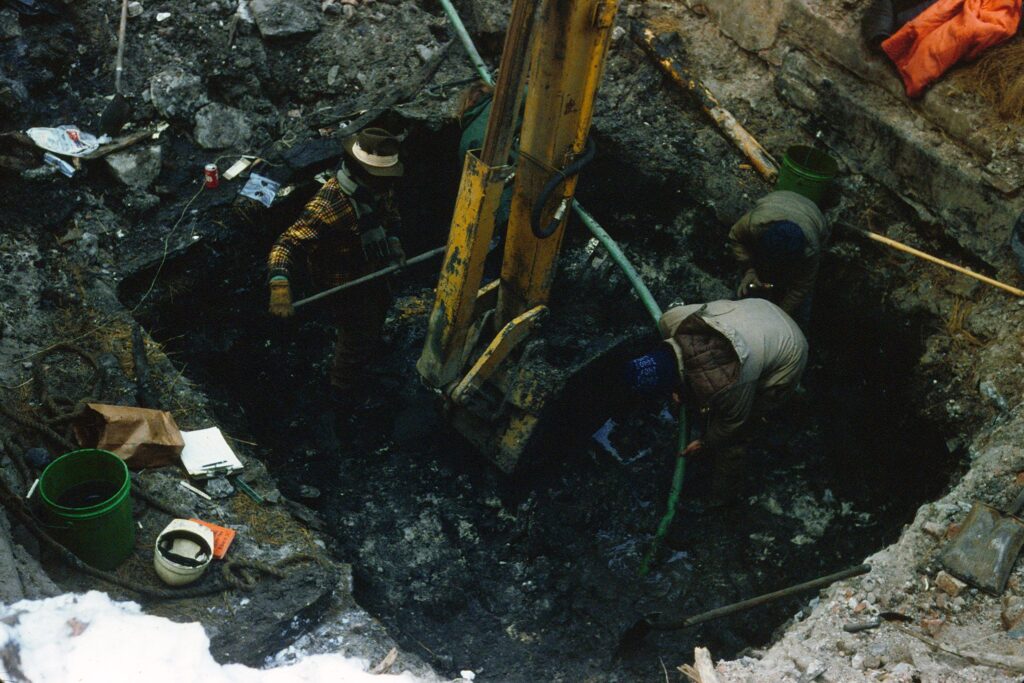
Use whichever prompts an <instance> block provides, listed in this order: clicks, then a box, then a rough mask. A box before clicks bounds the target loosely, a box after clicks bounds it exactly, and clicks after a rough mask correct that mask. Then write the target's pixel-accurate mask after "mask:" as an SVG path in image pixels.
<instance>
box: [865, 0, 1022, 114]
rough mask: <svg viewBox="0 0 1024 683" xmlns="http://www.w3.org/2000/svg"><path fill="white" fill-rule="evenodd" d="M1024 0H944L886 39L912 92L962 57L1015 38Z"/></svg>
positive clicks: (915, 94)
mask: <svg viewBox="0 0 1024 683" xmlns="http://www.w3.org/2000/svg"><path fill="white" fill-rule="evenodd" d="M1020 10H1021V0H939V2H936V3H935V4H934V5H932V6H931V7H929V8H928V9H926V10H925V11H924V12H922V13H921V14H919V15H918V16H917V17H915V18H914V19H913V20H911V21H910V22H908V23H907V24H905V25H904V26H903V27H902V28H901V29H900V30H899V31H897V32H896V33H894V34H893V35H892V36H890V37H889V38H888V39H887V40H886V41H885V42H883V43H882V49H883V50H885V53H886V54H887V55H889V58H890V59H892V61H893V62H894V63H895V64H896V68H897V69H899V71H900V75H901V76H902V77H903V84H904V85H905V86H906V88H907V95H908V96H909V97H919V96H920V95H921V93H923V92H924V89H925V88H927V87H928V86H929V85H930V84H931V83H932V82H933V81H935V80H936V79H937V78H938V77H939V76H941V75H942V74H943V73H945V72H946V70H947V69H949V68H950V67H951V66H953V65H954V64H956V63H957V62H958V61H960V60H961V59H974V58H975V57H977V56H978V55H979V54H980V53H981V52H982V51H983V50H985V49H986V48H989V47H992V46H993V45H995V44H997V43H1000V42H1002V41H1004V40H1006V39H1007V38H1010V37H1011V36H1013V34H1015V33H1016V32H1017V25H1018V23H1019V22H1020Z"/></svg>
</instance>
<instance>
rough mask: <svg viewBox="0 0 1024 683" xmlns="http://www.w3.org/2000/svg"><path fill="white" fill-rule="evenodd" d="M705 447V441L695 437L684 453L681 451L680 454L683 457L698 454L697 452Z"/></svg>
mask: <svg viewBox="0 0 1024 683" xmlns="http://www.w3.org/2000/svg"><path fill="white" fill-rule="evenodd" d="M703 448H704V442H703V441H701V440H700V439H695V440H693V441H691V442H690V444H689V445H688V446H687V447H686V448H685V449H684V450H683V452H682V453H680V455H681V456H683V457H686V456H692V455H697V453H699V452H700V451H701V449H703Z"/></svg>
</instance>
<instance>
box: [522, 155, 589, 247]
mask: <svg viewBox="0 0 1024 683" xmlns="http://www.w3.org/2000/svg"><path fill="white" fill-rule="evenodd" d="M595 154H597V145H595V144H594V141H593V140H592V139H589V138H588V139H587V146H586V147H584V148H583V153H582V154H581V155H580V156H578V157H576V159H574V160H573V161H572V163H570V164H569V165H568V166H566V167H565V168H563V169H562V170H561V171H557V172H556V173H555V174H554V175H553V176H551V178H550V179H549V180H548V182H547V183H545V185H544V188H543V189H542V190H541V191H540V196H538V197H537V201H536V202H534V204H533V211H531V212H530V228H531V229H532V230H533V236H534V237H536V238H537V239H539V240H543V239H547V238H548V237H551V236H552V235H554V234H555V231H556V230H558V224H559V223H561V222H562V221H561V219H560V218H556V217H552V218H551V220H550V221H549V222H548V224H547V225H546V226H545V227H544V229H543V230H542V229H541V226H540V217H541V212H543V210H544V206H545V205H547V203H548V199H549V198H550V197H551V195H552V193H553V192H554V191H555V190H556V189H557V188H558V186H559V185H561V184H562V183H564V182H565V181H566V180H568V179H569V178H571V177H572V176H574V175H576V174H578V173H579V172H580V171H582V170H583V167H584V166H586V165H587V164H589V163H590V162H591V161H593V160H594V155H595ZM556 213H558V212H557V211H556Z"/></svg>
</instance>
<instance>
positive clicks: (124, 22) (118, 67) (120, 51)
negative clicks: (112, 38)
mask: <svg viewBox="0 0 1024 683" xmlns="http://www.w3.org/2000/svg"><path fill="white" fill-rule="evenodd" d="M127 29H128V0H123V2H121V25H120V26H119V27H118V29H117V58H116V59H115V60H114V92H115V93H117V94H120V92H121V73H122V72H123V71H124V34H125V33H126V32H127Z"/></svg>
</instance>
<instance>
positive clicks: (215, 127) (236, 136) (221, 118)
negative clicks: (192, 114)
mask: <svg viewBox="0 0 1024 683" xmlns="http://www.w3.org/2000/svg"><path fill="white" fill-rule="evenodd" d="M195 136H196V142H198V143H199V145H200V146H201V147H204V148H206V149H228V148H231V149H239V150H241V149H243V148H244V147H245V146H246V143H248V142H249V138H250V137H252V125H251V124H250V123H249V119H248V117H247V116H246V115H245V113H244V112H242V111H240V110H238V109H235V108H234V107H228V106H226V105H223V104H220V103H219V102H213V103H211V104H208V105H206V106H205V107H203V108H202V109H200V110H199V111H198V112H196V128H195Z"/></svg>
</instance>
